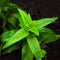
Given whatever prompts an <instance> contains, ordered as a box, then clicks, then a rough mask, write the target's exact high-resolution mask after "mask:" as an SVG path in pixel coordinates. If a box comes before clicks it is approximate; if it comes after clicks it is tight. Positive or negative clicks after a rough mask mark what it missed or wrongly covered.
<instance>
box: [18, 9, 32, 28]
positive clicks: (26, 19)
mask: <svg viewBox="0 0 60 60" xmlns="http://www.w3.org/2000/svg"><path fill="white" fill-rule="evenodd" d="M18 11H19V14H20V18H21V19H19V20H20V23H21V25H22V27H24V26H27V27H29V25H30V24H31V22H32V20H31V18H30V17H29V15H27V14H26V13H25V12H24V11H23V10H21V9H19V8H18Z"/></svg>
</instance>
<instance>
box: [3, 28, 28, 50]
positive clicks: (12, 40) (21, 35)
mask: <svg viewBox="0 0 60 60" xmlns="http://www.w3.org/2000/svg"><path fill="white" fill-rule="evenodd" d="M28 35H29V33H28V32H27V31H25V30H24V29H19V30H18V31H17V32H16V33H15V34H14V35H13V36H12V37H10V38H9V41H7V42H6V44H5V45H4V47H3V49H4V48H7V47H9V46H11V45H12V44H14V43H16V42H18V41H20V40H22V39H23V38H25V37H27V36H28Z"/></svg>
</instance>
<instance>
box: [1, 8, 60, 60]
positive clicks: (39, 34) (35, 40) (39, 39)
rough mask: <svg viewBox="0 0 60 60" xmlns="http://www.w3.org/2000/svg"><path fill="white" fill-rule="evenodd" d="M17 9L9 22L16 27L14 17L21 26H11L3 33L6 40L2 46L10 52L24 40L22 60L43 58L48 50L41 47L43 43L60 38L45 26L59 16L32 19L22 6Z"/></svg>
mask: <svg viewBox="0 0 60 60" xmlns="http://www.w3.org/2000/svg"><path fill="white" fill-rule="evenodd" d="M17 10H18V12H17V13H16V14H13V15H12V16H10V17H11V18H10V17H9V20H8V22H9V23H10V24H11V25H13V27H16V25H15V24H16V22H17V21H16V20H14V19H17V20H18V21H19V23H18V25H19V28H18V27H16V28H15V29H14V30H13V29H12V28H11V30H10V31H7V32H4V33H3V34H2V35H1V40H2V41H3V43H4V42H5V44H3V46H2V50H5V49H7V50H5V51H4V53H10V52H11V51H12V50H14V49H16V47H17V49H18V48H19V46H20V45H19V44H18V42H20V43H21V41H22V42H23V44H21V45H23V47H22V60H33V58H34V57H35V58H36V60H42V58H44V56H45V55H46V52H45V50H43V49H41V44H42V43H44V44H45V43H49V42H53V41H56V40H57V39H59V38H60V35H57V34H55V33H54V32H52V31H51V30H50V29H48V28H45V26H47V25H48V24H50V23H52V22H54V21H55V20H57V18H42V19H40V20H32V18H31V16H30V14H27V13H26V12H24V11H23V10H21V9H20V8H17ZM13 18H14V19H13ZM10 19H11V21H10ZM10 27H11V26H10ZM50 37H51V38H50ZM24 38H25V39H24ZM16 44H17V45H16ZM13 47H14V48H13ZM6 51H7V52H6Z"/></svg>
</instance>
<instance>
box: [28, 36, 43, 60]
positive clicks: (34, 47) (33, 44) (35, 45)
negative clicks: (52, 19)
mask: <svg viewBox="0 0 60 60" xmlns="http://www.w3.org/2000/svg"><path fill="white" fill-rule="evenodd" d="M27 42H28V45H29V47H30V49H31V51H32V53H33V54H34V56H35V57H36V59H37V60H42V59H41V47H40V45H39V42H38V40H37V38H36V37H34V36H29V37H28V38H27Z"/></svg>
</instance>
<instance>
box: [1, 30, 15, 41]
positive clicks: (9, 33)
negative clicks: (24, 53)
mask: <svg viewBox="0 0 60 60" xmlns="http://www.w3.org/2000/svg"><path fill="white" fill-rule="evenodd" d="M15 33H16V30H10V31H7V32H4V33H3V34H2V35H1V39H2V41H3V42H7V41H8V40H9V38H11V37H12V36H13V35H14V34H15Z"/></svg>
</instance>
